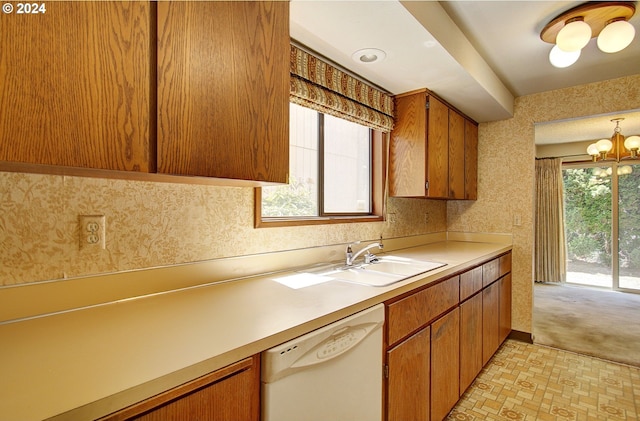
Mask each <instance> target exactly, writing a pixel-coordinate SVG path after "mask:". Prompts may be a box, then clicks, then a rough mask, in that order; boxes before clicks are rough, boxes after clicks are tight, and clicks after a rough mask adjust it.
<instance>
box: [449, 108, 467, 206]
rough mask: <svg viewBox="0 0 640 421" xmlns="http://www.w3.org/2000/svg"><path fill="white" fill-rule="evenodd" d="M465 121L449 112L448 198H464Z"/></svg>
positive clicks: (460, 116) (455, 113) (458, 115)
mask: <svg viewBox="0 0 640 421" xmlns="http://www.w3.org/2000/svg"><path fill="white" fill-rule="evenodd" d="M464 136H465V119H464V117H463V116H462V114H460V113H458V112H456V111H454V110H449V198H450V199H464V198H465V190H464V185H465V170H464V167H465V165H464V164H465V162H464V155H465V144H464Z"/></svg>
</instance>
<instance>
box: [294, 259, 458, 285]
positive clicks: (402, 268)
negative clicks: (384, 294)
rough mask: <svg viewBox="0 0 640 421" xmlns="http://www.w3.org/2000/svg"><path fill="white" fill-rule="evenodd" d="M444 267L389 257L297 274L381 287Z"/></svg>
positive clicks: (335, 265)
mask: <svg viewBox="0 0 640 421" xmlns="http://www.w3.org/2000/svg"><path fill="white" fill-rule="evenodd" d="M445 265H446V263H440V262H429V261H424V260H417V259H409V258H405V257H399V256H393V255H390V256H381V257H378V260H377V261H376V262H373V263H362V264H359V265H353V266H345V265H344V264H320V265H315V266H312V267H309V268H306V269H304V270H300V271H299V272H300V273H308V274H314V275H321V276H324V277H329V278H332V279H334V280H338V281H345V282H354V283H357V284H361V285H369V286H377V287H383V286H388V285H392V284H395V283H396V282H400V281H402V280H405V279H407V278H410V277H412V276H415V275H419V274H421V273H425V272H428V271H430V270H433V269H437V268H439V267H442V266H445Z"/></svg>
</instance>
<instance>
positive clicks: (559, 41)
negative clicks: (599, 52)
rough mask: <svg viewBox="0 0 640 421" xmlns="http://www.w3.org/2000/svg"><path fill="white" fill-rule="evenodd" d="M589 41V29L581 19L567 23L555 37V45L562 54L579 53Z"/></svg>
mask: <svg viewBox="0 0 640 421" xmlns="http://www.w3.org/2000/svg"><path fill="white" fill-rule="evenodd" d="M590 39H591V27H590V26H589V24H588V23H586V22H585V21H584V20H582V18H576V20H572V21H570V22H568V23H567V24H566V25H565V26H563V27H562V29H560V31H559V32H558V35H557V36H556V45H557V46H558V47H559V48H560V49H561V50H562V51H564V52H567V53H571V52H574V51H580V50H582V49H583V48H584V46H585V45H587V44H588V43H589V40H590Z"/></svg>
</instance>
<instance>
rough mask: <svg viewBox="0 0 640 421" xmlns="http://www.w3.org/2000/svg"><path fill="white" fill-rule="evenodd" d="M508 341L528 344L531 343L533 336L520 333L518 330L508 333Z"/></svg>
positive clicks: (527, 333)
mask: <svg viewBox="0 0 640 421" xmlns="http://www.w3.org/2000/svg"><path fill="white" fill-rule="evenodd" d="M508 339H514V340H516V341H520V342H526V343H528V344H532V343H533V335H532V334H531V333H529V332H520V331H519V330H512V331H511V332H510V333H509V336H508Z"/></svg>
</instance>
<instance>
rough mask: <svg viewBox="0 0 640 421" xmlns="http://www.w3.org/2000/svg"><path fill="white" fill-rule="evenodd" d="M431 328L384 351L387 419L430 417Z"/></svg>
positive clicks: (424, 419) (400, 420)
mask: <svg viewBox="0 0 640 421" xmlns="http://www.w3.org/2000/svg"><path fill="white" fill-rule="evenodd" d="M430 361H431V329H430V327H426V328H424V329H422V330H421V331H419V332H418V333H416V334H415V335H413V336H411V337H409V338H408V339H407V340H405V341H404V342H401V343H400V344H398V345H397V346H396V347H394V348H392V349H391V350H389V351H387V366H388V374H389V375H388V377H389V378H388V379H387V421H407V420H411V421H429V396H430V393H429V379H430V375H431V374H430Z"/></svg>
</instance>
